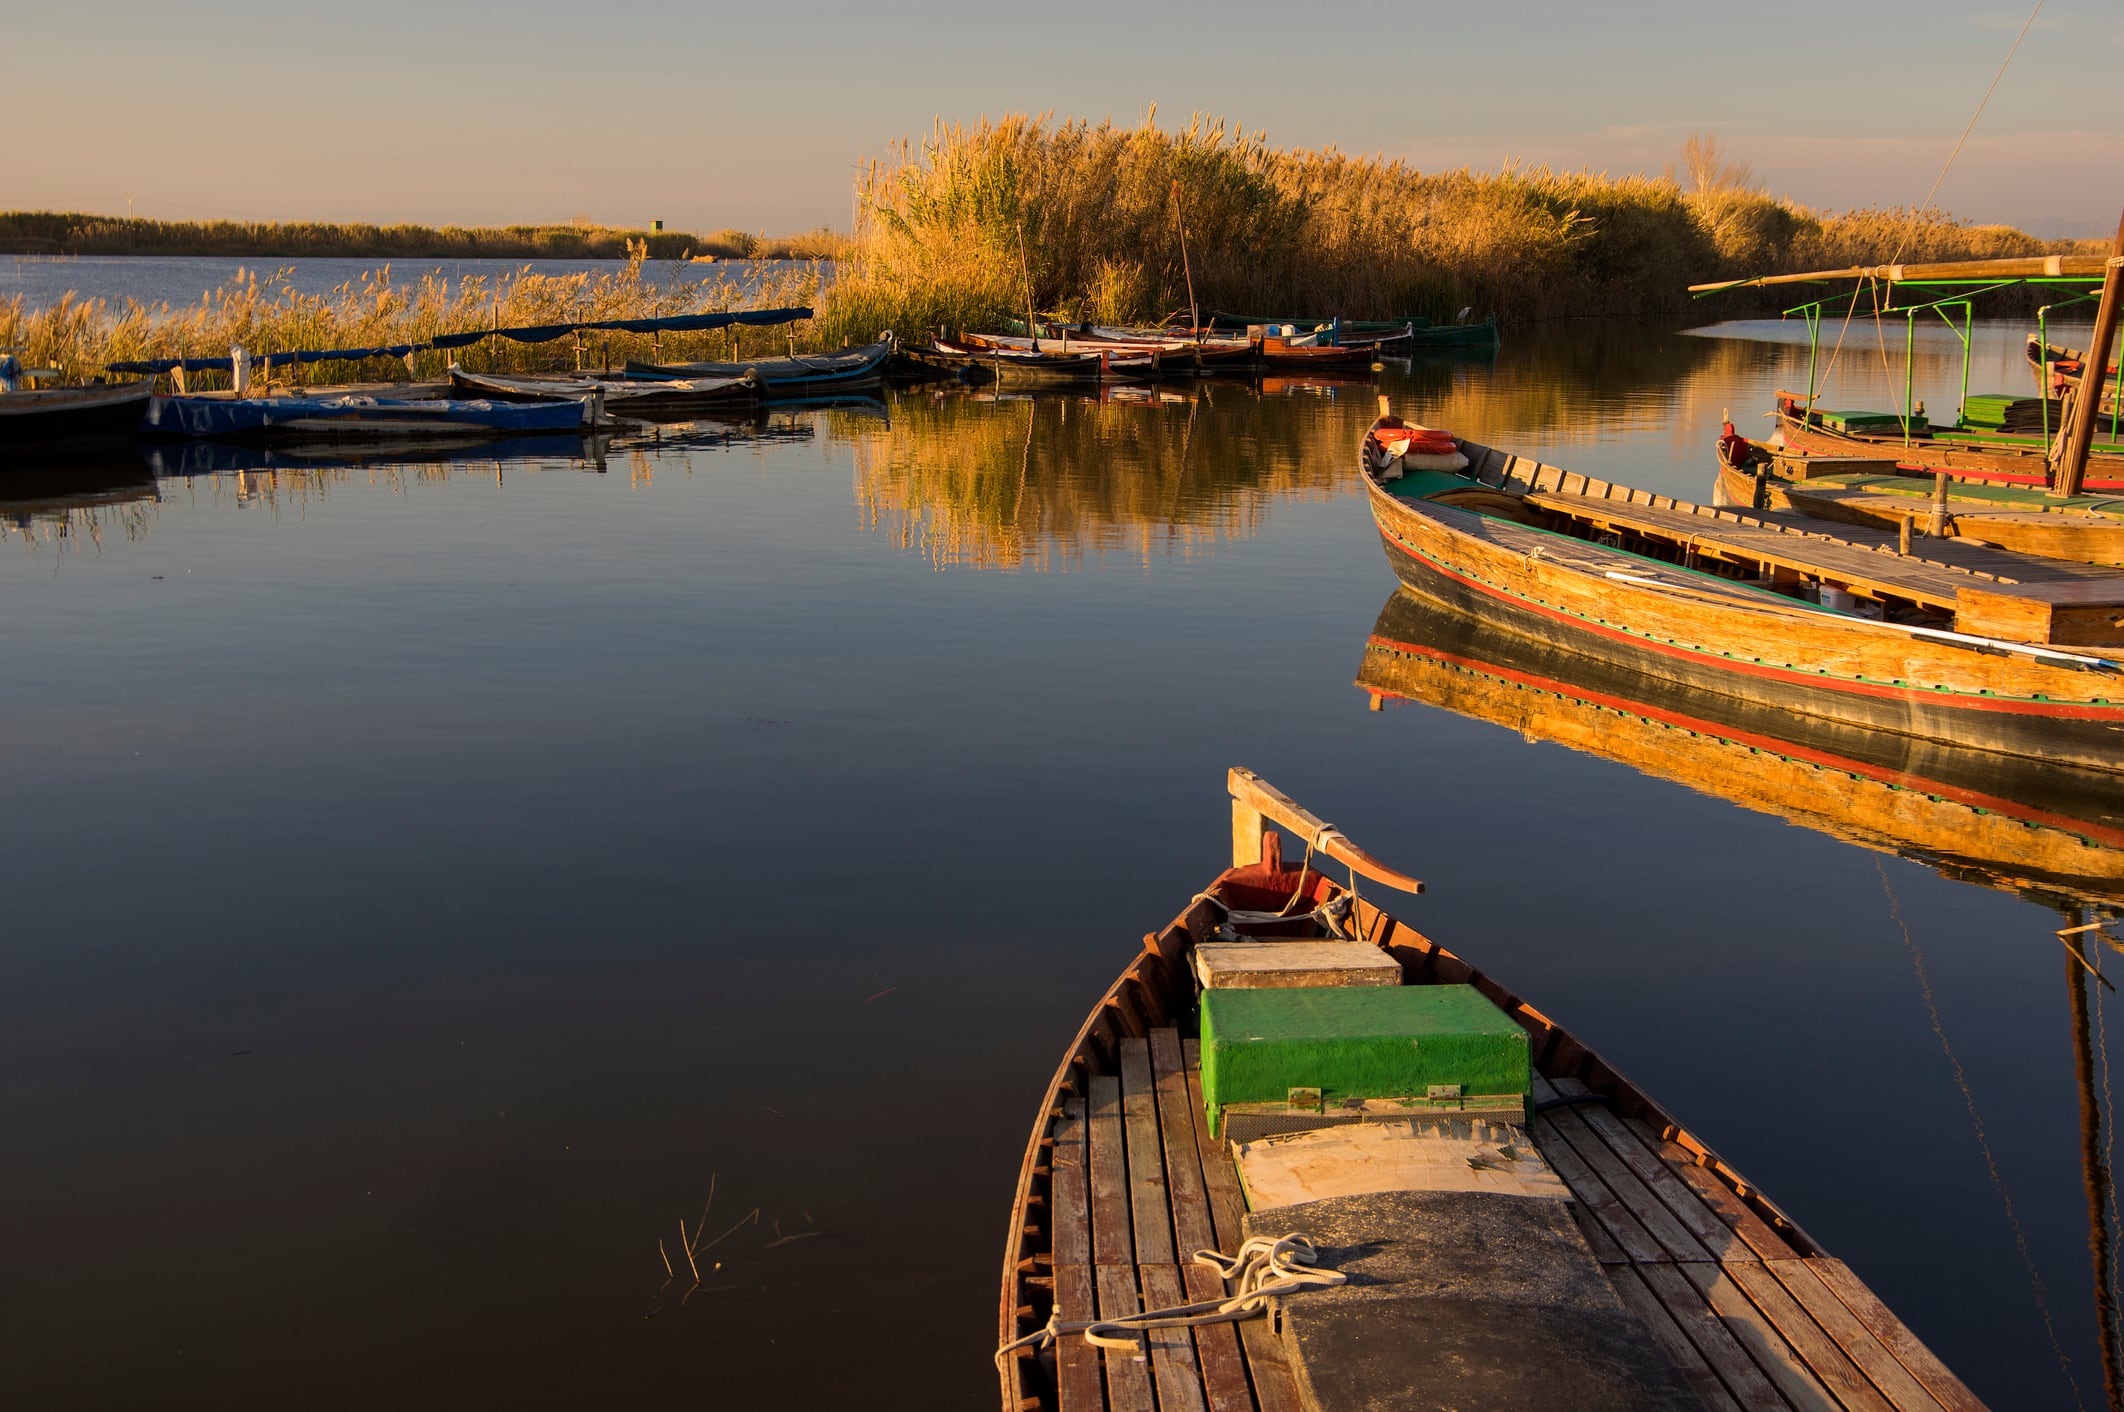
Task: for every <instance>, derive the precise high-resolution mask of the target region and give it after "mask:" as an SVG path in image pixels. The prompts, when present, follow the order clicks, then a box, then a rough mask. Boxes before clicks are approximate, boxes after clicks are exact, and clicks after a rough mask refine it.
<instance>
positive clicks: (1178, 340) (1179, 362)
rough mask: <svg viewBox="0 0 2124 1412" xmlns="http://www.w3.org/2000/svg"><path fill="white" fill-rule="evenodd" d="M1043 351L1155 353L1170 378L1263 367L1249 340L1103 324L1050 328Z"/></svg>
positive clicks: (1236, 372)
mask: <svg viewBox="0 0 2124 1412" xmlns="http://www.w3.org/2000/svg"><path fill="white" fill-rule="evenodd" d="M1040 346H1041V347H1042V348H1047V349H1052V350H1053V351H1056V352H1065V353H1066V352H1072V351H1075V352H1083V351H1085V350H1086V349H1090V350H1092V351H1108V350H1110V351H1114V352H1126V353H1129V354H1144V353H1153V352H1154V353H1156V354H1157V355H1158V358H1157V368H1158V371H1159V372H1161V373H1163V374H1164V375H1166V376H1168V377H1175V376H1178V377H1216V376H1229V375H1249V374H1252V373H1253V372H1255V371H1257V370H1258V369H1259V367H1260V359H1259V358H1258V357H1257V356H1256V354H1255V351H1254V344H1253V341H1252V340H1251V339H1247V338H1230V337H1208V336H1189V335H1186V334H1184V333H1176V332H1175V331H1173V330H1169V329H1132V328H1114V327H1110V326H1107V325H1102V324H1072V325H1052V324H1051V325H1049V326H1048V337H1047V338H1046V339H1045V340H1043V341H1042V343H1041V345H1040Z"/></svg>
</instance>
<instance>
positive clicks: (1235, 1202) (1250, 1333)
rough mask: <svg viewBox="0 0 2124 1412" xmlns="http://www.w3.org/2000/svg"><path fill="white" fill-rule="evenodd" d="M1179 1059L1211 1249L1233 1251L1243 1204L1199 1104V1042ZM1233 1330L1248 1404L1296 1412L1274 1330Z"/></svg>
mask: <svg viewBox="0 0 2124 1412" xmlns="http://www.w3.org/2000/svg"><path fill="white" fill-rule="evenodd" d="M1180 1053H1181V1057H1182V1060H1183V1062H1184V1063H1185V1064H1186V1065H1187V1100H1188V1121H1189V1123H1190V1125H1191V1126H1192V1127H1193V1128H1194V1130H1195V1150H1196V1152H1197V1153H1198V1154H1199V1155H1200V1157H1201V1159H1202V1177H1203V1186H1204V1187H1205V1189H1206V1190H1207V1191H1208V1192H1209V1206H1210V1215H1211V1218H1212V1220H1213V1221H1214V1222H1215V1223H1216V1227H1217V1248H1218V1249H1219V1250H1224V1251H1234V1250H1237V1249H1238V1248H1239V1245H1240V1242H1241V1241H1242V1240H1243V1239H1244V1238H1245V1234H1244V1232H1243V1230H1242V1229H1241V1226H1240V1220H1241V1217H1242V1216H1243V1215H1244V1214H1245V1211H1246V1203H1245V1201H1244V1200H1243V1199H1242V1198H1241V1196H1240V1194H1239V1174H1238V1172H1237V1171H1236V1170H1234V1169H1233V1167H1232V1164H1231V1162H1230V1161H1229V1160H1228V1159H1227V1158H1226V1157H1225V1155H1224V1148H1223V1146H1222V1144H1220V1143H1219V1142H1218V1141H1217V1139H1216V1138H1214V1137H1212V1136H1211V1135H1210V1130H1209V1110H1208V1108H1207V1107H1206V1106H1205V1105H1204V1103H1203V1100H1202V1046H1201V1041H1199V1040H1193V1039H1189V1040H1183V1041H1182V1042H1181V1045H1180ZM1205 1273H1207V1272H1205ZM1234 1327H1236V1328H1237V1329H1238V1331H1239V1343H1240V1346H1241V1347H1242V1348H1243V1349H1244V1350H1245V1353H1246V1367H1247V1375H1248V1376H1249V1377H1250V1378H1251V1379H1252V1380H1253V1384H1254V1401H1255V1403H1256V1404H1258V1405H1259V1407H1260V1408H1261V1412H1300V1404H1299V1401H1298V1383H1297V1379H1296V1378H1295V1377H1294V1376H1293V1375H1292V1373H1291V1368H1290V1364H1289V1362H1288V1361H1287V1360H1286V1359H1285V1358H1284V1356H1283V1346H1282V1344H1281V1342H1280V1341H1279V1340H1278V1339H1277V1337H1276V1332H1275V1330H1273V1329H1271V1328H1270V1327H1269V1326H1268V1321H1267V1320H1265V1319H1247V1320H1245V1321H1243V1322H1241V1323H1239V1324H1238V1325H1236V1326H1234Z"/></svg>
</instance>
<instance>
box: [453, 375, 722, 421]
mask: <svg viewBox="0 0 2124 1412" xmlns="http://www.w3.org/2000/svg"><path fill="white" fill-rule="evenodd" d="M450 391H451V393H452V395H454V396H456V397H460V398H489V399H492V400H494V401H497V402H552V401H570V402H581V401H583V400H584V399H586V398H589V399H595V400H596V402H597V404H598V405H599V406H600V407H601V408H602V409H603V410H604V411H606V412H609V413H611V414H612V415H614V416H621V417H642V416H654V415H658V414H671V415H679V414H684V413H689V412H697V411H700V410H702V409H704V408H708V407H731V406H735V407H747V406H750V405H752V404H753V403H756V402H758V401H759V400H760V380H759V378H758V377H757V376H755V375H754V374H752V373H750V372H745V373H740V374H739V375H737V376H736V377H698V378H672V379H670V380H668V381H665V380H650V379H647V378H597V377H584V376H582V375H580V374H575V375H570V374H566V373H535V374H523V375H517V376H509V375H505V374H500V373H468V372H466V371H465V370H464V369H463V368H459V367H452V368H451V369H450Z"/></svg>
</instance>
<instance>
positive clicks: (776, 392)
mask: <svg viewBox="0 0 2124 1412" xmlns="http://www.w3.org/2000/svg"><path fill="white" fill-rule="evenodd" d="M892 351H893V339H892V336H891V335H890V334H888V335H886V336H885V337H884V338H882V339H880V340H878V341H877V342H876V343H869V344H864V345H863V346H861V347H859V348H844V349H842V350H840V351H839V352H836V353H806V354H804V355H803V356H801V357H790V358H755V359H753V360H752V361H750V362H735V363H642V362H629V363H628V364H627V376H628V377H629V378H638V379H643V380H647V381H655V382H693V381H696V380H698V379H701V378H738V377H744V376H746V375H747V374H750V375H751V376H752V377H753V378H755V379H756V380H757V381H758V382H759V385H760V397H761V399H762V400H763V401H768V402H783V401H788V400H790V399H793V398H805V397H810V396H814V395H816V394H819V393H825V392H851V391H854V390H856V389H858V388H864V387H875V386H877V385H878V384H879V383H882V382H883V381H884V380H885V369H886V366H887V365H888V364H889V363H890V362H891V361H892Z"/></svg>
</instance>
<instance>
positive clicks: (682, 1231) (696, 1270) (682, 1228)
mask: <svg viewBox="0 0 2124 1412" xmlns="http://www.w3.org/2000/svg"><path fill="white" fill-rule="evenodd" d="M700 1240H701V1238H700V1236H699V1235H695V1236H694V1238H693V1240H692V1241H691V1242H690V1243H689V1242H688V1241H687V1239H686V1218H685V1217H684V1216H681V1217H679V1245H680V1246H682V1247H683V1248H684V1249H685V1252H686V1268H687V1269H689V1270H691V1271H693V1283H694V1286H695V1287H696V1288H698V1287H699V1286H700V1283H701V1267H700V1266H698V1265H696V1264H694V1263H693V1247H694V1246H695V1245H698V1244H700ZM658 1243H659V1244H662V1242H658Z"/></svg>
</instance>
